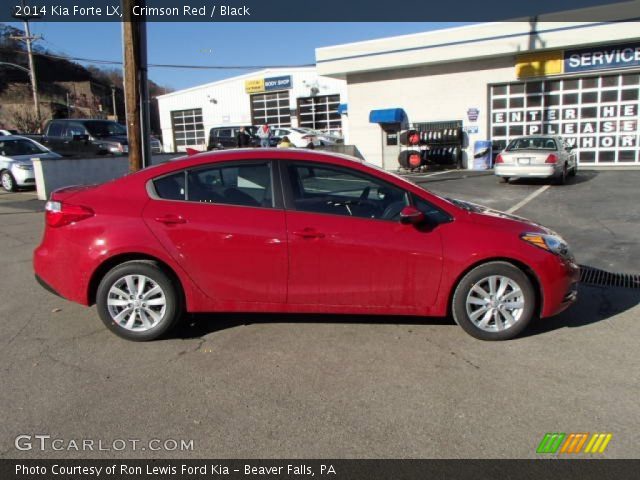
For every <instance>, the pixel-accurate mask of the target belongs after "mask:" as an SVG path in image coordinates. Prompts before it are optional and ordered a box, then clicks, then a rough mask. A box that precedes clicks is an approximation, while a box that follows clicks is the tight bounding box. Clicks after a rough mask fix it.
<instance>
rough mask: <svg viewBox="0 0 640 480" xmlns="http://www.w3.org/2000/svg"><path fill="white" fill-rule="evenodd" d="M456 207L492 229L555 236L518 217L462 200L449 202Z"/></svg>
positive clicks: (543, 228)
mask: <svg viewBox="0 0 640 480" xmlns="http://www.w3.org/2000/svg"><path fill="white" fill-rule="evenodd" d="M451 201H452V202H453V203H454V204H455V205H456V206H458V207H460V208H462V209H464V210H467V211H468V212H469V215H470V216H471V219H472V221H474V222H478V223H482V224H483V225H489V226H493V227H499V228H500V227H501V228H510V229H516V230H520V231H522V232H539V233H547V234H551V235H555V232H553V231H552V230H550V229H548V228H547V227H545V226H543V225H540V224H538V223H536V222H533V221H531V220H529V219H527V218H524V217H519V216H518V215H513V214H511V213H507V212H502V211H500V210H495V209H493V208H490V207H485V206H484V205H478V204H476V203H472V202H467V201H463V200H451Z"/></svg>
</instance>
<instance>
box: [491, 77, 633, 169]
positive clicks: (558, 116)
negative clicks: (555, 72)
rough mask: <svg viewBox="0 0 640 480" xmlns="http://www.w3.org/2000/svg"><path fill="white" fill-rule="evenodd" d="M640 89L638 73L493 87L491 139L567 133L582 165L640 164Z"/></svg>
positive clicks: (569, 141) (565, 136) (504, 140)
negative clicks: (639, 150) (639, 152)
mask: <svg viewBox="0 0 640 480" xmlns="http://www.w3.org/2000/svg"><path fill="white" fill-rule="evenodd" d="M639 89H640V74H638V73H624V74H617V75H599V76H588V77H587V76H585V77H573V78H565V79H552V80H535V81H527V82H516V83H509V84H499V85H491V86H490V87H489V96H490V106H491V115H490V127H491V128H490V131H491V135H492V140H493V141H494V142H498V143H501V144H506V143H507V142H508V141H509V140H510V139H511V138H514V137H516V136H519V135H535V134H550V135H562V136H563V137H564V138H566V140H567V142H568V143H569V144H570V145H575V146H576V147H577V152H578V160H579V162H580V163H582V164H603V165H625V164H626V165H628V164H630V163H640V157H639V154H638V146H639V145H640V143H639V139H638V136H639V133H640V132H639V130H638V124H639V119H640V118H639V116H638V112H639Z"/></svg>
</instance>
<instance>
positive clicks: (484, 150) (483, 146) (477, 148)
mask: <svg viewBox="0 0 640 480" xmlns="http://www.w3.org/2000/svg"><path fill="white" fill-rule="evenodd" d="M489 168H491V142H490V141H489V140H476V141H475V142H474V144H473V169H474V170H488V169H489Z"/></svg>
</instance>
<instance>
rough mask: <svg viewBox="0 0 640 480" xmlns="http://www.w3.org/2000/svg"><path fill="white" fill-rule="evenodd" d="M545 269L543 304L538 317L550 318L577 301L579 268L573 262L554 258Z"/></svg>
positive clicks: (542, 279)
mask: <svg viewBox="0 0 640 480" xmlns="http://www.w3.org/2000/svg"><path fill="white" fill-rule="evenodd" d="M550 260H552V261H550V262H549V263H548V265H547V267H546V268H545V274H544V275H545V277H546V278H541V279H540V280H541V281H542V285H543V290H544V291H543V303H542V309H541V312H540V313H541V314H540V316H541V317H542V318H545V317H552V316H554V315H557V314H559V313H560V312H562V311H563V310H566V309H567V308H568V307H570V306H571V305H572V304H573V303H574V302H575V301H576V300H577V299H578V282H579V281H580V267H578V265H577V264H576V263H575V262H574V261H573V260H568V259H563V258H559V257H555V258H553V259H550Z"/></svg>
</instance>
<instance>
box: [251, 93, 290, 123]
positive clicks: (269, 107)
mask: <svg viewBox="0 0 640 480" xmlns="http://www.w3.org/2000/svg"><path fill="white" fill-rule="evenodd" d="M251 118H252V121H253V125H264V124H265V123H268V124H269V125H273V126H274V127H289V126H291V107H290V106H289V92H288V91H283V92H273V93H261V94H257V95H251Z"/></svg>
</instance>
